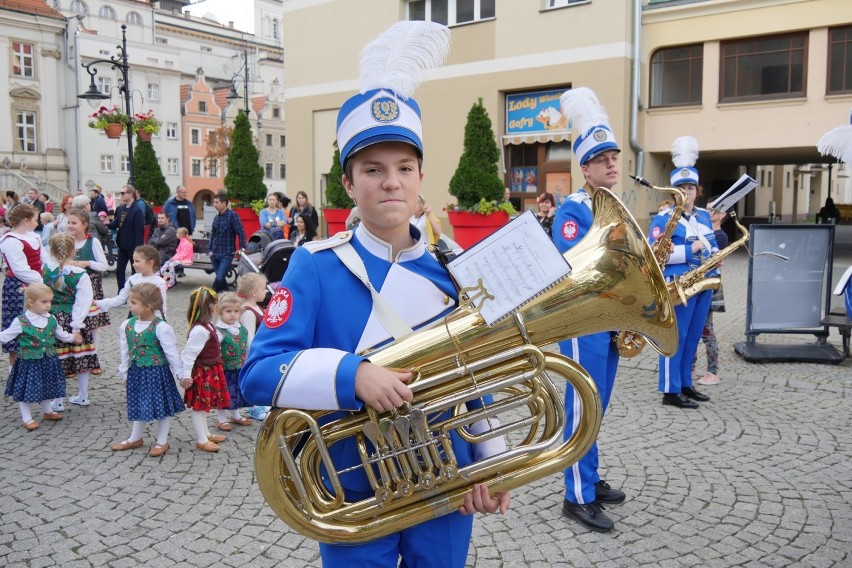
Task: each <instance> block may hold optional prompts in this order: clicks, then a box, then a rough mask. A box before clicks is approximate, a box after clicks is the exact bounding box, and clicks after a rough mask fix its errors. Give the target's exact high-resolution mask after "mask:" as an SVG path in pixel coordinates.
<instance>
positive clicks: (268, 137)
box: [266, 134, 272, 146]
mask: <svg viewBox="0 0 852 568" xmlns="http://www.w3.org/2000/svg"><path fill="white" fill-rule="evenodd" d="M266 145H267V146H272V134H267V135H266Z"/></svg>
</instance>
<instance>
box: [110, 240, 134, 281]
mask: <svg viewBox="0 0 852 568" xmlns="http://www.w3.org/2000/svg"><path fill="white" fill-rule="evenodd" d="M128 262H129V263H130V274H136V271H135V270H133V251H132V250H125V249H123V248H121V247H119V248H118V258H117V259H116V261H115V282H116V284H118V291H119V292H121V289H122V288H124V284H125V282H127V274H126V273H127V263H128Z"/></svg>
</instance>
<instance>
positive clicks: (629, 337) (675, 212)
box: [614, 176, 686, 358]
mask: <svg viewBox="0 0 852 568" xmlns="http://www.w3.org/2000/svg"><path fill="white" fill-rule="evenodd" d="M630 177H632V178H633V179H634V180H636V182H637V183H638V184H640V185H644V186H645V187H648V188H650V189H655V190H657V191H664V192H667V193H671V194H672V196H673V197H674V201H675V204H674V208H673V209H672V216H671V217H670V218H669V221H668V223H666V229H665V231H663V234H662V236H660V238H659V239H657V240H656V242H655V243H654V247H653V251H654V258H655V259H656V260H657V264H659V265H660V270H662V269H663V267H665V265H666V262H668V259H669V254H670V251H669V249H670V248H671V242H672V234H673V233H674V230H675V229H676V228H677V224H678V222H679V221H680V217H681V215H683V202H684V200H686V194H685V193H684V192H683V190H682V189H680V188H677V187H658V186H656V185H652V184H651V183H650V182H648V181H647V180H646V179H645V178H642V177H639V176H630ZM681 300H682V301H681V303H683V302H685V301H686V300H685V299H684V298H682V299H681ZM675 305H677V304H675ZM614 341H615V344H616V347H617V349H618V354H619V355H620V356H621V357H627V358H630V357H636V356H637V355H639V354H640V353H641V352H642V350H643V349H645V345H646V344H647V341H646V340H645V338H644V337H643V336H642V335H641V334H638V333H636V332H634V331H620V332H618V334H617V335H616V336H615V339H614Z"/></svg>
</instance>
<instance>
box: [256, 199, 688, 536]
mask: <svg viewBox="0 0 852 568" xmlns="http://www.w3.org/2000/svg"><path fill="white" fill-rule="evenodd" d="M592 199H593V210H594V213H595V217H594V221H593V224H592V227H591V229H590V231H589V233H588V234H587V236H586V237H585V238H584V239H583V240H582V241H581V242H580V243H579V244H578V245H577V246H576V247H575V248H574V249H572V250H571V251H569V252H568V253H566V254H565V258H566V259H567V260H568V261H569V262H570V264H571V266H572V267H573V270H572V273H571V274H570V275H569V276H568V277H566V278H565V279H563V280H562V281H560V282H559V283H558V284H557V285H555V286H553V287H552V288H550V289H548V290H547V291H545V292H543V293H542V294H541V295H539V296H537V297H536V298H535V299H534V300H532V301H531V302H529V303H528V304H526V305H524V306H522V307H521V308H520V310H519V311H518V312H517V313H515V314H514V315H513V316H510V317H507V318H504V319H503V320H501V321H499V322H497V323H495V324H494V325H493V326H488V325H486V324H485V323H484V322H483V320H482V318H481V317H480V316H479V314H478V313H476V312H471V311H469V310H468V309H465V307H460V308H457V309H456V310H454V311H453V312H451V313H450V315H448V316H447V317H446V318H444V319H442V320H438V321H436V322H433V323H432V324H431V325H430V326H428V327H426V328H422V329H419V330H417V331H415V332H413V333H411V334H409V335H407V336H405V337H403V338H400V339H398V340H396V341H394V342H392V343H390V344H388V345H386V346H384V347H382V348H380V349H378V350H376V351H373V352H371V353H370V355H369V356H370V361H371V362H373V363H375V364H377V365H380V366H383V367H386V368H392V369H411V370H412V371H413V373H414V377H413V379H412V381H411V383H410V386H411V390H412V391H413V392H414V400H413V401H412V403H411V404H407V405H404V407H403V408H401V409H397V410H396V411H394V412H390V413H377V412H375V411H374V410H372V409H369V408H367V409H365V410H364V411H361V412H356V413H351V414H349V415H348V416H346V417H344V418H340V419H335V420H331V421H328V420H329V416H328V415H329V414H331V413H330V412H310V411H304V410H297V409H284V408H278V409H274V410H273V411H272V412H271V413H270V414H269V416H268V417H267V419H266V420H265V421H264V423H263V426H262V428H261V430H260V433H259V435H258V439H257V444H256V448H255V469H256V472H257V478H258V483H259V485H260V488H261V491H262V493H263V496H264V498H265V499H266V501H267V502H268V503H269V505H270V507H272V509H273V510H274V511H275V513H276V514H277V515H278V516H279V517H281V519H282V520H284V522H286V523H287V524H288V525H290V526H291V527H292V528H293V529H295V530H296V531H298V532H299V533H301V534H303V535H305V536H308V537H310V538H312V539H316V540H319V541H322V542H335V543H358V542H365V541H369V540H373V539H375V538H378V537H381V536H385V535H388V534H391V533H394V532H398V531H400V530H402V529H404V528H407V527H409V526H412V525H415V524H418V523H421V522H423V521H425V520H428V519H431V518H434V517H437V516H440V515H444V514H447V513H450V512H453V511H455V510H457V509H458V507H459V506H460V505H461V504H462V503H463V499H464V495H465V494H466V493H468V492H470V489H471V487H472V485H473V484H474V483H484V484H486V485H487V487H488V489H489V491H490V492H492V494H493V493H495V492H502V491H507V490H510V489H513V488H516V487H519V486H521V485H524V484H526V483H529V482H531V481H533V480H535V479H539V478H541V477H544V476H547V475H550V474H552V473H556V472H559V471H562V470H564V469H565V468H566V467H568V466H569V465H571V464H573V463H575V462H576V461H578V460H579V459H580V458H581V457H582V456H583V455H584V454H585V453H586V451H587V450H588V449H589V447H590V446H591V444H592V443H593V442H594V440H595V438H596V436H597V432H598V429H599V427H600V420H601V404H600V399H599V397H598V394H597V389H596V388H595V385H594V382H593V381H592V379H591V377H589V375H588V374H587V373H586V372H585V371H584V370H583V368H582V367H580V366H579V365H578V364H576V363H574V362H572V361H571V360H570V359H567V358H565V357H563V356H561V355H557V354H553V353H544V352H542V351H541V349H540V348H539V346H545V345H549V344H552V343H554V342H556V341H559V340H563V339H566V338H569V337H574V336H580V335H587V334H590V333H595V332H599V331H605V330H615V329H630V330H634V331H637V332H639V333H641V334H643V335H645V336H647V337H650V338H652V341H655V342H656V343H657V345H658V349H660V350H662V351H664V352H668V353H674V351H675V350H676V349H677V329H676V323H675V319H674V310H673V308H672V305H671V300H670V299H669V295H668V292H667V290H666V284H665V281H664V279H663V275H662V272H661V271H660V268H659V266H658V265H657V263H656V261H655V260H654V256H653V253H652V252H651V249H650V247H649V245H648V243H647V241H646V240H645V238H644V236H643V234H642V232H641V231H640V229H639V227H638V225H637V224H636V221H635V220H634V219H633V218H632V216H631V215H630V212H629V211H627V209H625V208H624V206H623V205H622V204H621V203H620V202H619V201H618V199H617V198H616V197H615V196H614V195H613V194H612V193H610V192H609V191H607V190H605V189H600V188H599V189H598V190H597V191H596V192H595V195H594V197H593V198H592ZM549 374H557V375H562V376H564V377H565V378H566V379H567V380H568V382H569V383H570V385H571V387H573V388H574V389H575V390H576V391H577V394H578V398H579V400H580V401H581V403H582V405H583V406H582V412H581V413H580V414H581V416H582V417H581V422H580V424H579V426H578V428H577V429H576V430H575V431H574V433H573V434H572V435H571V437H570V438H569V439H568V440H567V441H564V442H563V434H564V432H565V429H566V428H568V429H570V428H571V427H572V425H570V424H566V420H565V412H564V406H563V402H562V396H561V394H560V392H559V391H558V390H557V389H556V387H555V386H554V384H553V383H552V381H551V379H550V377H549V376H548V375H549ZM486 394H490V395H491V396H492V397H493V399H494V400H493V403H492V404H486V405H484V406H482V407H481V408H478V409H468V408H467V407H466V405H465V403H466V402H467V401H482V397H483V396H484V395H486ZM446 410H450V411H451V412H450V413H449V418H447V419H445V420H443V421H438V420H437V418H438V415H439V414H440V413H442V412H444V411H446ZM323 421H325V423H323ZM473 424H480V425H481V424H487V426H488V427H486V428H484V431H483V429H482V428H471V425H473ZM451 432H454V433H455V435H458V436H460V437H461V438H462V439H465V440H467V441H469V442H472V443H479V442H485V441H487V440H490V439H494V438H503V437H504V436H507V437H508V443H509V447H508V449H506V450H505V451H503V452H502V453H497V454H496V455H493V456H491V457H488V458H485V459H483V460H480V461H476V462H473V463H471V464H469V465H466V466H461V465H460V464H459V462H458V461H457V460H456V456H455V453H454V451H453V446H452V443H451V438H450V433H451ZM368 440H369V442H370V443H369V445H368V443H367V441H368ZM339 443H353V444H354V446H355V447H356V448H357V453H358V454H359V456H360V461H357V460H356V463H355V464H351V463H347V464H338V463H335V462H334V460H333V458H332V454H331V451H330V449H329V448H330V447H331V446H333V445H334V444H339ZM323 469H324V470H325V474H326V476H327V480H324V479H323V475H322V473H323V472H322V470H323ZM356 470H358V471H360V470H363V473H364V475H366V478H367V480H368V481H369V483H370V486H371V487H372V491H373V493H372V494H370V495H369V496H368V497H367V498H364V499H361V500H357V501H356V500H353V501H349V500H347V499H346V497H345V495H344V487H343V485H342V483H341V480H340V478H341V476H343V475H345V474H347V473H353V472H355V471H356Z"/></svg>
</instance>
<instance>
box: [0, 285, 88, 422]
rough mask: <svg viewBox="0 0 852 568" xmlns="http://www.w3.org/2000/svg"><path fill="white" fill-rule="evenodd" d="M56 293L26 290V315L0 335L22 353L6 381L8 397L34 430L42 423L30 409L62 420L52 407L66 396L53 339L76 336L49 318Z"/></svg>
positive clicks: (39, 288)
mask: <svg viewBox="0 0 852 568" xmlns="http://www.w3.org/2000/svg"><path fill="white" fill-rule="evenodd" d="M52 300H53V292H52V291H51V289H50V288H48V287H47V286H45V285H44V284H42V283H41V282H36V283H34V284H30V285H29V286H27V289H26V292H25V293H24V302H25V304H26V311H25V312H24V313H23V315H20V316H18V317H17V318H15V319H14V320H13V321H12V324H11V325H10V326H9V327H8V328H6V329H5V330H3V332H2V333H0V341H2V342H3V343H4V344H5V343H8V342H9V341H11V340H13V339H16V340H17V341H18V343H19V346H20V350H19V352H18V358H17V360H16V361H15V364H14V365H13V366H12V369H11V372H10V373H9V379H8V381H6V396H10V397H12V399H13V400H14V401H15V402H17V403H18V407H19V408H20V411H21V420H22V421H23V423H24V428H26V429H27V430H35V429H36V428H38V427H39V423H38V422H36V421H35V420H33V415H32V409H31V407H30V405H31V404H32V403H34V402H37V403H39V404H40V405H41V410H42V412H43V417H44V419H45V420H61V419H62V415H61V414H59V413H58V412H54V411H53V408H52V407H51V403H52V402H53V399H55V398H61V397H64V396H65V374H64V373H63V372H62V364H61V363H60V362H59V358H58V357H57V356H56V346H55V343H54V338H56V339H59V340H60V341H66V342H69V343H70V342H72V341H74V336H73V335H71V334H70V333H68V332H66V331H65V330H63V329H62V328H61V327H59V325H58V324H57V323H56V319H55V318H54V317H53V316H52V315H50V303H51V301H52Z"/></svg>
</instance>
